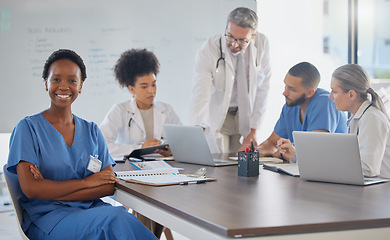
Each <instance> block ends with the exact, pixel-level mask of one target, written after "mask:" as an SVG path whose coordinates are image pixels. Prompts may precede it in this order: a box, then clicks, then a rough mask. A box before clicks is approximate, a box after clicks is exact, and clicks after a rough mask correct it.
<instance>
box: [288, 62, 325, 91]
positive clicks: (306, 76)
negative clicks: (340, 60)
mask: <svg viewBox="0 0 390 240" xmlns="http://www.w3.org/2000/svg"><path fill="white" fill-rule="evenodd" d="M288 74H290V75H291V76H294V77H299V78H302V83H301V84H302V86H303V87H305V88H309V87H312V88H317V87H318V84H319V83H320V79H321V77H320V73H319V72H318V69H317V68H316V67H315V66H314V65H313V64H311V63H308V62H301V63H298V64H296V65H295V66H293V67H292V68H290V70H289V71H288Z"/></svg>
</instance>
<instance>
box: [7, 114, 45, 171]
mask: <svg viewBox="0 0 390 240" xmlns="http://www.w3.org/2000/svg"><path fill="white" fill-rule="evenodd" d="M37 142H38V140H37V136H36V135H35V134H34V132H33V128H30V127H29V123H28V121H27V119H22V120H20V122H19V123H18V124H17V125H16V127H15V128H14V130H13V131H12V134H11V138H10V143H9V155H8V163H7V169H8V171H9V172H12V173H15V174H16V165H18V163H19V162H20V161H21V160H23V161H26V162H30V163H32V164H35V165H37V166H38V159H37V152H38V151H39V149H37V146H38V143H37ZM38 167H39V166H38Z"/></svg>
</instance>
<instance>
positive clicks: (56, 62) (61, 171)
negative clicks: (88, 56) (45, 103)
mask: <svg viewBox="0 0 390 240" xmlns="http://www.w3.org/2000/svg"><path fill="white" fill-rule="evenodd" d="M42 76H43V78H44V83H45V87H46V91H48V93H49V96H50V99H51V104H50V107H49V108H48V109H46V110H44V111H42V112H40V113H37V114H35V115H32V116H28V117H25V118H23V119H22V120H21V121H20V122H19V123H18V124H17V125H16V127H15V128H14V130H13V132H12V135H11V139H10V154H9V158H8V163H7V169H8V171H10V172H13V173H16V174H17V175H18V179H19V183H20V186H21V189H22V192H23V196H22V198H21V199H20V200H19V201H20V204H21V205H22V207H23V208H24V211H23V223H22V229H23V231H24V232H25V233H26V234H27V236H28V237H29V238H30V239H156V238H155V237H154V235H153V234H152V233H151V232H150V231H149V230H148V229H147V228H146V227H145V226H144V225H143V224H142V223H140V222H139V221H138V220H137V218H135V217H134V215H132V214H130V213H128V212H127V211H126V209H125V208H124V207H113V206H111V205H110V204H107V203H104V202H103V201H101V200H100V198H101V197H104V196H108V195H112V194H113V193H114V191H115V182H117V181H118V179H117V178H116V177H115V174H114V172H113V171H112V166H114V165H115V163H114V161H113V160H112V158H111V156H110V155H109V153H108V150H107V146H106V144H105V141H104V138H103V135H102V134H101V132H100V130H99V128H98V126H97V125H96V124H95V123H93V122H87V121H85V120H83V119H81V118H79V117H77V116H75V115H73V114H72V111H71V105H72V103H73V102H74V101H75V100H76V98H77V96H78V95H79V94H80V93H81V90H82V87H83V83H84V80H85V79H86V69H85V65H84V63H83V60H82V59H81V58H80V56H79V55H77V54H76V53H75V52H73V51H71V50H58V51H56V52H54V53H52V54H51V56H50V57H49V58H48V60H47V61H46V64H45V66H44V70H43V75H42Z"/></svg>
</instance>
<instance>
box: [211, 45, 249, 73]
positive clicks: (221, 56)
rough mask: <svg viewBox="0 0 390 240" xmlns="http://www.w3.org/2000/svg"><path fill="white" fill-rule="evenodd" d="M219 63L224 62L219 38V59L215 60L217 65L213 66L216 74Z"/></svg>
mask: <svg viewBox="0 0 390 240" xmlns="http://www.w3.org/2000/svg"><path fill="white" fill-rule="evenodd" d="M219 61H224V62H225V57H224V54H223V52H222V37H220V38H219V58H218V60H217V64H216V65H215V68H216V70H215V71H216V72H218V67H219ZM256 67H257V56H256Z"/></svg>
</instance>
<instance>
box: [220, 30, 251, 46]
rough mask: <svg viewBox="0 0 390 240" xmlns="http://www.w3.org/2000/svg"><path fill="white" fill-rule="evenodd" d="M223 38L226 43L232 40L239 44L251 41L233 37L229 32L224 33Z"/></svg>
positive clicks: (243, 44) (242, 44)
mask: <svg viewBox="0 0 390 240" xmlns="http://www.w3.org/2000/svg"><path fill="white" fill-rule="evenodd" d="M225 38H226V42H227V43H228V44H231V43H232V42H233V41H235V42H236V43H237V44H238V45H240V46H245V45H247V44H248V43H249V42H250V41H251V39H249V40H248V39H245V38H240V39H237V38H235V37H233V36H232V35H231V34H230V33H225Z"/></svg>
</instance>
